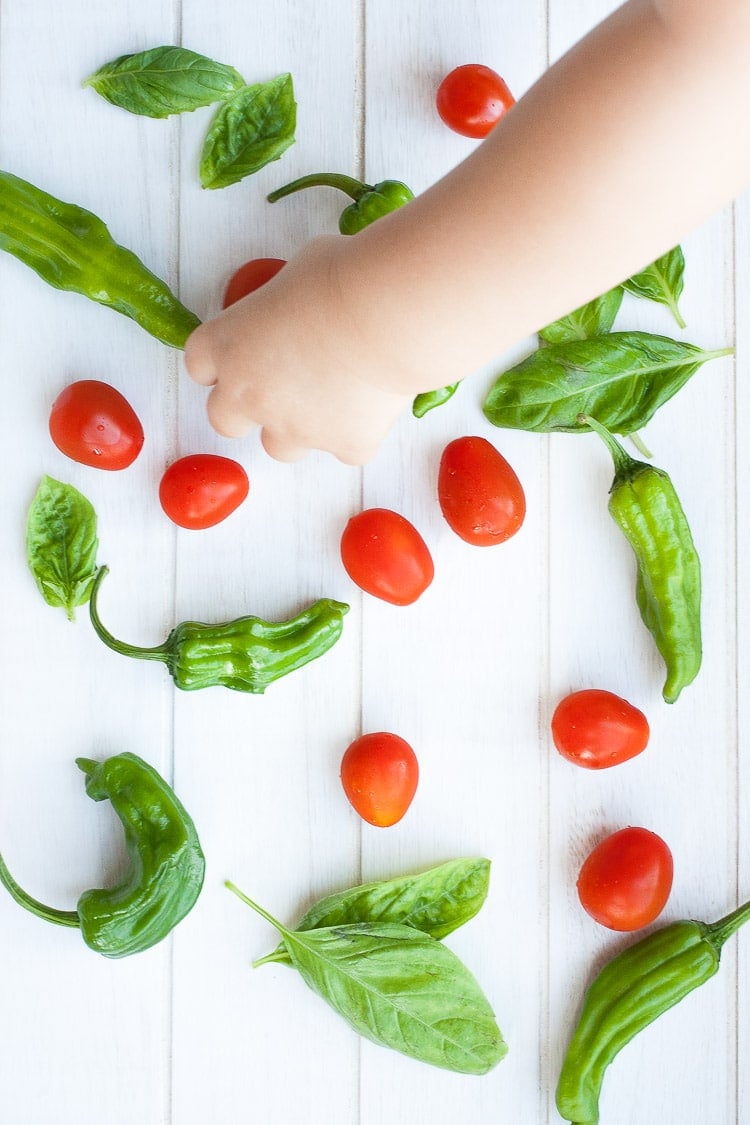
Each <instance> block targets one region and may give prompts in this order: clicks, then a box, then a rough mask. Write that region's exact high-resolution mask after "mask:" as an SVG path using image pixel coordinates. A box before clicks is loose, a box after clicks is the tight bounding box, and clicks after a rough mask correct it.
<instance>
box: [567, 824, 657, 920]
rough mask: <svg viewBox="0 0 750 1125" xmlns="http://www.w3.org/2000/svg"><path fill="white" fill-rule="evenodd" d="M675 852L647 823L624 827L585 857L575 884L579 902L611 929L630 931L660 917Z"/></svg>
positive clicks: (588, 912)
mask: <svg viewBox="0 0 750 1125" xmlns="http://www.w3.org/2000/svg"><path fill="white" fill-rule="evenodd" d="M673 873H674V864H673V860H672V853H671V851H670V850H669V848H668V847H667V845H666V844H665V842H664V840H662V838H661V836H657V834H656V833H655V832H650V831H649V830H648V829H647V828H622V829H620V831H619V832H613V833H612V835H611V836H607V837H606V838H605V839H604V840H602V841H601V843H599V844H597V846H596V847H595V848H594V849H593V851H592V852H591V853H590V854H589V855H588V856H587V858H586V859H585V861H584V863H583V865H582V867H581V870H580V873H579V875H578V880H577V883H576V887H577V890H578V898H579V900H580V903H581V906H582V907H583V909H584V910H585V911H586V913H587V914H589V915H590V916H591V917H592V918H593V919H594V921H595V922H598V923H599V924H600V925H602V926H606V927H607V928H608V929H610V930H619V931H631V930H638V929H641V927H643V926H648V925H649V924H650V923H651V922H653V921H654V920H655V919H656V918H658V917H659V915H660V914H661V912H662V910H663V909H664V907H665V906H666V904H667V900H668V898H669V895H670V892H671V890H672V878H673Z"/></svg>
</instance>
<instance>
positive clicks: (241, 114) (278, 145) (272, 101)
mask: <svg viewBox="0 0 750 1125" xmlns="http://www.w3.org/2000/svg"><path fill="white" fill-rule="evenodd" d="M296 123H297V103H296V102H295V100H294V87H293V83H292V76H291V74H280V75H278V77H276V78H272V79H271V80H270V81H269V82H260V83H258V84H256V85H254V86H243V87H242V88H241V89H239V90H237V91H236V93H234V94H233V95H232V96H231V97H230V98H228V99H227V100H226V101H225V102H224V103H223V105H221V106H220V107H219V109H218V110H217V112H216V116H215V117H214V119H213V122H212V124H211V127H210V129H209V131H208V134H207V135H206V139H205V141H204V143H203V152H202V154H201V162H200V179H201V184H202V185H203V187H204V188H223V187H228V186H229V185H230V184H236V183H238V182H239V181H240V180H242V179H244V177H245V176H250V175H252V174H253V173H254V172H258V171H259V170H260V169H261V168H264V167H265V165H266V164H269V163H270V162H271V161H272V160H278V159H279V158H280V157H281V155H282V154H283V153H284V152H286V150H287V149H288V148H289V146H290V145H292V144H293V143H294V131H295V128H296Z"/></svg>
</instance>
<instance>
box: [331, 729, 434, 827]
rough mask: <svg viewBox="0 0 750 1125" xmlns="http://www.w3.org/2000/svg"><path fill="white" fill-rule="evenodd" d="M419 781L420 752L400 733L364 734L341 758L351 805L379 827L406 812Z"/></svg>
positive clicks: (394, 822) (343, 779) (346, 790)
mask: <svg viewBox="0 0 750 1125" xmlns="http://www.w3.org/2000/svg"><path fill="white" fill-rule="evenodd" d="M418 781H419V764H418V762H417V756H416V754H415V753H414V751H413V750H412V748H411V746H410V745H409V743H408V742H406V741H405V740H404V739H403V738H400V737H399V736H398V735H397V734H390V733H389V732H387V731H379V732H377V733H375V734H363V735H361V737H360V738H356V739H355V740H354V742H352V744H351V745H350V746H349V747H348V749H347V750H346V752H345V754H344V756H343V758H342V759H341V784H342V785H343V787H344V792H345V793H346V796H347V799H348V801H349V803H350V804H351V806H352V808H354V809H355V811H356V812H358V813H359V815H360V816H361V817H362V819H363V820H366V821H367V823H368V824H373V825H375V827H376V828H389V827H390V826H391V825H393V824H396V823H397V822H398V821H399V820H401V818H402V817H403V816H404V815H405V813H406V811H407V809H408V808H409V806H410V804H411V803H412V800H413V799H414V794H415V793H416V791H417V783H418Z"/></svg>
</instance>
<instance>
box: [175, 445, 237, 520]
mask: <svg viewBox="0 0 750 1125" xmlns="http://www.w3.org/2000/svg"><path fill="white" fill-rule="evenodd" d="M249 491H250V482H249V481H248V478H247V473H246V472H245V470H244V469H243V467H242V465H240V464H239V463H238V462H237V461H232V460H231V459H230V458H229V457H220V456H218V455H217V454H213V453H194V454H191V455H189V456H187V457H181V458H180V459H179V460H177V461H174V462H173V463H172V464H171V465H170V466H169V467H168V468H167V469H166V471H165V473H164V475H163V476H162V478H161V482H160V484H159V501H160V503H161V506H162V508H163V509H164V512H165V513H166V515H167V516H169V518H170V519H171V520H172V522H173V523H176V524H177V525H178V527H184V528H188V529H189V530H191V531H201V530H204V529H205V528H207V527H214V526H215V525H216V524H217V523H221V522H222V520H225V519H226V518H227V516H230V515H231V514H232V512H234V511H235V510H236V509H237V508H238V507H239V506H240V504H241V503H242V502H243V500H244V499H245V498H246V496H247V494H248V492H249Z"/></svg>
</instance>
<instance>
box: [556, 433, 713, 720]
mask: <svg viewBox="0 0 750 1125" xmlns="http://www.w3.org/2000/svg"><path fill="white" fill-rule="evenodd" d="M578 420H579V423H581V424H583V423H586V424H587V425H589V426H590V427H591V429H592V430H595V431H596V432H597V433H598V434H599V436H600V437H601V438H602V440H603V441H604V442H605V444H606V445H607V447H608V448H609V451H610V453H611V454H612V458H613V460H614V464H615V478H614V481H613V482H612V487H611V489H610V494H609V511H610V514H611V515H612V518H613V519H614V521H615V523H616V524H617V525H618V527H619V528H620V530H621V531H622V532H623V534H624V535H625V538H626V539H627V540H628V542H629V543H630V546H631V547H632V548H633V552H634V554H635V557H636V561H637V564H638V578H637V582H636V601H637V603H638V608H639V610H640V612H641V617H642V619H643V623H644V624H645V626H646V628H647V629H648V630H649V632H650V633H651V635H652V636H653V638H654V640H655V641H656V647H657V648H658V649H659V652H660V653H661V656H662V659H663V660H664V663H665V665H666V668H667V678H666V681H665V683H664V687H663V689H662V694H663V696H664V699H665V701H666V702H667V703H674V702H675V700H676V699H677V697H678V696H679V694H680V692H681V691H682V689H683V688H684V687H687V685H688V684H690V683H692V681H693V680H694V679H695V677H696V676H697V675H698V672H699V670H700V666H701V660H702V653H703V647H702V640H701V567H700V559H699V557H698V552H697V551H696V549H695V544H694V543H693V537H692V534H691V532H690V526H689V524H688V522H687V519H686V517H685V513H684V511H683V509H682V505H681V503H680V500H679V497H678V496H677V493H676V491H675V488H674V485H673V484H672V481H671V480H670V478H669V476H668V475H667V473H665V472H664V470H663V469H657V468H656V467H655V466H654V465H649V464H648V463H647V462H645V461H636V460H635V459H634V458H632V457H631V456H630V454H629V453H627V452H626V451H625V450H624V449H623V447H622V446H621V445H620V443H619V442H618V441H617V440H616V439H615V438H614V437H613V436H612V434H611V433H610V432H609V430H607V429H606V428H605V427H604V426H602V425H600V424H599V422H597V421H596V419H594V418H591V417H589V416H588V415H584V414H582V415H579V419H578Z"/></svg>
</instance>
